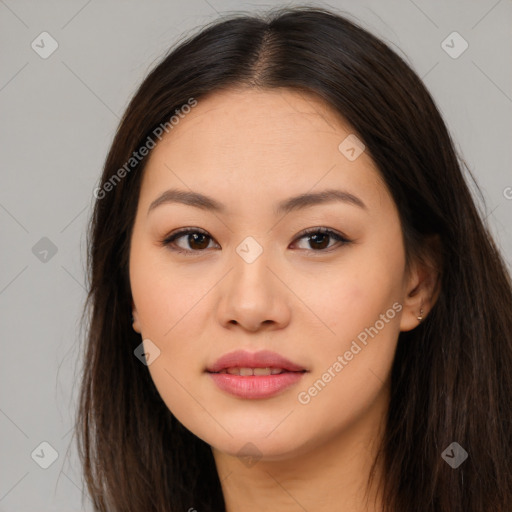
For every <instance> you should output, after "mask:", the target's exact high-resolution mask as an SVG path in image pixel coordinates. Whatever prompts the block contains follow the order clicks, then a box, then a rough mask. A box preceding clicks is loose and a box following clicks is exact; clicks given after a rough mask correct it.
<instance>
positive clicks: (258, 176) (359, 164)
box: [143, 89, 382, 200]
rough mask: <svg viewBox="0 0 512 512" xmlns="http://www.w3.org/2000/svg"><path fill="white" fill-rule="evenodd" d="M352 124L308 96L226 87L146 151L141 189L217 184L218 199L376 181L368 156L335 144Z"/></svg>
mask: <svg viewBox="0 0 512 512" xmlns="http://www.w3.org/2000/svg"><path fill="white" fill-rule="evenodd" d="M349 136H353V129H352V128H351V127H350V125H349V124H348V123H347V122H346V121H345V120H344V119H343V118H342V116H341V115H340V114H339V113H338V112H335V111H334V110H333V109H332V108H331V107H330V106H328V105H327V104H326V103H325V102H324V101H323V100H322V99H321V98H319V97H317V96H316V95H313V94H307V93H304V92H300V91H294V90H289V89H270V90H261V89H230V90H224V91H219V92H215V93H213V94H211V95H209V96H207V97H205V98H200V99H199V100H197V105H196V106H195V107H193V108H191V109H190V111H189V112H188V113H186V114H184V113H181V115H180V118H179V122H178V123H177V124H175V125H174V127H173V128H172V130H170V132H169V133H168V134H167V135H165V136H164V137H163V139H162V141H161V142H159V143H158V144H157V146H156V147H155V148H154V149H153V150H152V153H151V156H150V158H149V162H148V165H147V167H146V171H145V176H144V180H143V192H144V191H150V192H151V193H152V194H153V195H154V194H155V193H157V192H158V191H160V192H161V191H162V190H163V188H164V187H165V186H173V185H179V186H182V187H185V188H190V189H194V190H195V191H201V192H204V191H207V190H215V191H216V192H217V193H218V195H219V196H221V197H223V198H227V197H229V193H230V191H231V196H233V194H232V191H233V190H234V189H236V190H237V193H238V196H239V197H238V199H239V200H242V199H241V198H243V197H248V196H249V195H251V196H255V195H259V196H260V200H262V199H263V198H264V195H268V194H270V195H276V194H278V193H281V195H283V196H289V195H293V193H294V192H295V193H304V192H307V191H309V190H311V189H312V188H313V187H315V186H316V185H315V184H318V188H326V187H335V186H339V185H342V186H353V187H355V188H359V190H361V188H365V187H366V188H369V187H371V188H373V189H375V187H379V186H382V182H381V179H380V174H379V173H378V171H377V169H376V167H375V165H374V163H373V161H372V160H371V158H370V156H369V155H368V154H367V153H365V152H364V151H363V153H361V154H360V156H358V157H357V159H355V160H353V161H351V160H349V159H347V158H346V157H345V156H344V155H343V154H342V152H341V151H340V144H341V143H343V141H344V140H346V138H347V137H349Z"/></svg>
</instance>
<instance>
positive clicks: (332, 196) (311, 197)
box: [148, 189, 368, 215]
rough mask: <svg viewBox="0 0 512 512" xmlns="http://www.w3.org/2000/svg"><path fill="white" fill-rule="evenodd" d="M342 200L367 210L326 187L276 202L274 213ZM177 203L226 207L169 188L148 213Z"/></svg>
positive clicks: (211, 208) (356, 200)
mask: <svg viewBox="0 0 512 512" xmlns="http://www.w3.org/2000/svg"><path fill="white" fill-rule="evenodd" d="M332 202H342V203H347V204H350V205H353V206H357V207H359V208H362V209H363V210H367V209H368V208H367V206H366V205H365V203H364V202H363V201H362V200H361V199H360V198H359V197H357V196H355V195H354V194H351V193H350V192H347V191H345V190H336V189H327V190H322V191H320V192H314V193H305V194H300V195H298V196H294V197H290V198H288V199H285V200H284V201H281V202H280V203H278V205H277V208H276V209H275V210H274V213H275V214H276V215H279V214H287V213H289V212H291V211H295V210H301V209H303V208H308V207H311V206H316V205H320V204H325V203H332ZM169 203H171V204H172V203H178V204H185V205H188V206H194V207H195V208H200V209H202V210H207V211H213V212H217V213H225V212H226V207H225V206H224V205H223V204H222V203H219V202H218V201H216V200H215V199H213V198H212V197H209V196H206V195H204V194H200V193H198V192H192V191H187V190H179V189H169V190H166V191H165V192H164V193H163V194H161V195H160V196H158V197H157V198H156V199H155V200H154V201H153V202H152V203H151V204H150V206H149V209H148V214H149V213H150V212H151V211H152V210H154V209H155V208H156V207H157V206H160V205H162V204H169Z"/></svg>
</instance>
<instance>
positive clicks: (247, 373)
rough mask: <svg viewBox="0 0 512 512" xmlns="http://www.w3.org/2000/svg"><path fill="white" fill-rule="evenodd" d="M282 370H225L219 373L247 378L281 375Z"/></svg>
mask: <svg viewBox="0 0 512 512" xmlns="http://www.w3.org/2000/svg"><path fill="white" fill-rule="evenodd" d="M284 371H285V370H283V369H282V368H225V369H224V370H221V371H220V372H219V373H229V374H230V375H241V376H242V377H247V376H250V375H277V374H279V373H283V372H284Z"/></svg>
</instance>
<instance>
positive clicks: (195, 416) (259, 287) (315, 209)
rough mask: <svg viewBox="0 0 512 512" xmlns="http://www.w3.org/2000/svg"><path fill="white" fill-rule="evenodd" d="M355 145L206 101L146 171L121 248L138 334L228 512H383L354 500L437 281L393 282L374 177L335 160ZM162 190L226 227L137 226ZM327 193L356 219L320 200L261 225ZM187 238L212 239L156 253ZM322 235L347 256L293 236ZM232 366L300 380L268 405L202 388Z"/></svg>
mask: <svg viewBox="0 0 512 512" xmlns="http://www.w3.org/2000/svg"><path fill="white" fill-rule="evenodd" d="M351 133H353V129H351V128H350V126H349V125H348V124H347V123H346V121H344V119H343V118H341V117H340V116H339V115H338V114H337V113H335V112H333V111H332V110H331V109H330V108H329V107H328V106H326V105H325V104H324V103H323V102H322V101H321V100H320V99H319V98H317V97H315V96H313V95H305V94H302V93H298V92H293V91H290V90H271V91H268V90H266V91H263V90H256V89H232V90H229V91H223V92H217V93H215V94H213V95H210V96H209V97H207V98H205V99H201V100H200V101H199V102H198V105H197V106H196V107H194V108H193V109H192V110H191V112H190V113H189V114H187V115H186V116H184V118H183V119H181V120H180V122H179V124H178V125H176V126H175V127H174V128H173V130H172V131H171V132H170V133H169V134H168V135H166V137H165V138H164V139H163V140H162V142H160V143H159V144H158V145H157V146H156V148H155V149H153V150H152V153H151V155H150V158H149V161H148V164H147V167H146V169H145V174H144V177H143V182H142V187H141V192H140V197H139V204H138V210H137V215H136V219H135V225H134V229H133V233H132V239H131V248H130V282H131V288H132V296H133V315H134V324H133V328H134V329H135V330H136V331H137V332H138V333H140V334H141V338H142V339H143V340H146V341H144V343H145V347H146V348H148V347H149V350H151V346H153V347H154V346H156V347H158V349H159V350H160V354H159V356H158V357H157V358H156V359H155V360H154V362H152V363H151V364H150V365H149V366H148V369H149V371H150V374H151V377H152V379H153V380H154V382H155V385H156V387H157V389H158V391H159V393H160V395H161V397H162V399H163V401H164V402H165V404H166V405H167V406H168V408H169V410H170V411H171V412H172V413H173V414H174V415H175V416H176V417H177V418H178V420H179V421H180V422H181V423H183V424H184V425H185V426H186V427H187V428H188V429H189V430H190V431H191V432H193V433H194V434H195V435H197V436H198V437H199V438H201V439H203V440H204V441H206V442H207V443H208V444H209V445H210V446H211V447H212V451H213V456H214V458H215V463H216V466H217V470H218V473H219V478H220V480H221V484H222V489H223V493H224V497H225V501H226V510H227V511H228V512H238V511H241V510H243V511H245V512H252V511H261V510H279V511H283V512H284V511H286V512H287V511H290V512H291V511H300V510H304V509H306V510H308V511H309V512H315V511H320V510H322V511H323V512H325V511H326V510H337V511H351V512H354V511H355V512H358V511H363V510H368V511H378V510H381V501H380V495H379V492H378V491H377V488H376V487H375V486H372V487H371V488H370V490H369V494H368V496H369V499H370V501H369V504H368V507H366V506H365V499H364V498H365V495H364V491H365V484H366V481H367V479H368V473H369V469H370V466H371V463H372V461H373V458H374V456H375V454H376V449H377V447H378V445H379V442H380V440H381V435H382V428H383V425H384V417H385V414H386V411H387V408H388V403H389V384H390V369H391V365H392V362H393V357H394V352H395V348H396V343H397V338H398V335H399V332H400V331H407V330H410V329H413V328H415V327H416V326H417V325H418V323H419V322H418V319H417V317H418V315H419V314H420V308H423V318H425V316H426V315H427V313H428V311H429V310H430V309H431V307H432V302H433V299H432V298H431V297H432V290H433V283H434V282H435V275H434V274H433V270H429V269H428V268H426V267H424V266H421V265H420V264H419V263H417V262H415V263H413V265H412V266H411V268H410V272H406V268H405V250H404V245H403V238H402V231H401V226H400V221H399V217H398V212H397V209H396V205H395V204H394V201H393V199H392V197H391V196H390V194H389V192H388V190H387V188H386V186H385V184H384V183H383V181H382V180H381V178H380V175H379V172H378V170H377V169H376V167H375V165H374V163H373V162H372V160H371V158H370V156H369V155H368V153H367V152H363V153H362V154H361V155H360V156H359V157H358V158H357V159H356V160H354V161H350V160H349V159H347V158H346V157H345V156H344V155H343V154H342V153H341V152H340V150H339V149H338V146H339V144H340V142H342V141H343V140H344V139H345V138H346V137H347V135H349V134H351ZM170 188H179V189H181V190H185V191H189V190H192V191H195V192H200V193H203V194H206V195H208V196H210V197H213V198H214V199H215V200H216V201H218V202H220V203H223V204H224V205H225V207H226V212H225V213H218V212H217V213H214V212H211V211H207V210H203V209H200V208H197V207H194V206H190V205H184V204H179V203H164V204H161V205H160V206H158V207H156V208H154V209H153V210H152V211H151V212H150V213H148V208H149V205H150V204H151V203H152V201H154V200H155V199H156V198H157V197H158V196H159V195H160V194H161V193H162V192H164V191H165V190H167V189H170ZM331 188H332V189H338V190H345V191H348V192H350V193H351V194H353V195H355V196H357V197H358V198H360V199H361V200H362V201H363V202H364V204H365V205H366V208H365V209H363V208H360V207H357V206H355V205H353V204H350V203H348V202H334V201H333V202H328V203H324V204H320V205H314V206H311V207H308V208H305V209H301V210H297V211H292V212H289V213H288V214H286V215H283V214H281V215H276V214H275V213H274V208H275V205H277V203H278V202H280V201H282V200H284V199H287V198H289V197H291V196H295V195H298V194H302V193H307V192H318V191H320V190H324V189H331ZM187 227H193V228H199V229H200V230H203V231H206V232H207V234H208V236H209V237H211V238H208V237H206V238H205V239H200V240H199V241H196V242H195V243H194V239H191V238H190V237H187V235H185V236H182V237H181V238H180V239H178V240H175V242H174V247H176V248H181V249H183V250H187V249H188V251H190V253H191V254H190V255H186V254H180V253H178V252H174V251H173V250H172V246H164V245H162V243H161V241H162V240H163V239H164V238H166V236H167V235H169V234H170V233H171V232H176V231H177V230H179V229H183V228H187ZM318 227H325V228H330V229H332V230H334V231H336V232H339V233H340V234H343V235H344V236H345V237H347V238H348V239H350V240H351V241H352V242H351V243H348V244H345V245H343V244H341V243H339V242H337V241H336V240H335V239H333V238H330V237H326V238H324V239H323V240H322V239H320V240H319V241H317V243H316V245H315V243H314V240H313V243H312V242H311V239H310V238H308V236H305V237H304V236H303V237H302V238H298V237H297V235H298V234H299V233H300V232H301V231H302V230H304V229H307V228H318ZM248 236H250V237H253V238H254V239H255V240H256V241H257V242H258V244H259V245H260V246H261V248H262V250H263V252H262V253H261V255H260V256H259V257H258V258H257V259H256V260H255V261H253V262H252V263H248V262H246V261H245V260H244V259H243V258H242V257H240V256H239V254H238V253H237V251H236V248H237V247H238V246H239V244H240V243H241V242H242V241H243V240H244V239H245V238H246V237H248ZM318 247H320V248H318ZM324 247H325V248H324ZM322 251H323V252H322ZM396 303H397V304H399V305H400V306H401V310H400V311H399V312H396V314H395V315H394V318H392V319H388V322H386V323H385V326H384V328H382V329H380V330H379V331H378V334H377V335H375V336H374V337H373V338H368V342H367V345H366V346H364V345H361V344H360V343H359V345H361V346H362V350H361V351H360V352H358V353H357V355H355V356H354V357H353V359H352V360H351V361H347V365H346V366H344V367H343V369H342V371H340V372H338V373H336V372H334V373H335V375H336V376H335V377H333V378H332V379H331V380H330V382H328V383H327V384H326V385H325V387H324V388H323V389H322V390H321V391H320V392H318V393H317V395H316V396H313V397H311V399H310V401H309V402H308V403H307V404H304V403H301V402H300V401H299V400H298V394H299V393H300V392H303V391H307V390H308V389H309V388H310V387H311V386H313V384H314V383H315V381H318V379H319V378H321V377H322V375H323V374H324V373H325V372H326V371H327V369H328V368H330V367H331V368H332V366H333V364H334V363H335V362H336V361H337V358H338V356H339V355H342V356H343V354H344V353H345V352H346V351H347V350H349V348H350V347H351V343H352V341H353V340H356V339H357V336H358V334H360V333H361V332H362V331H364V329H365V328H368V327H370V326H374V325H375V324H376V321H377V320H379V318H382V317H381V316H380V315H382V314H385V313H386V311H387V310H389V309H390V308H392V305H393V304H396ZM147 340H151V342H152V344H154V345H151V346H150V345H149V344H148V342H147ZM236 349H246V350H247V351H250V352H255V351H259V350H262V349H268V350H273V351H276V352H278V353H279V354H282V355H283V356H285V357H286V358H288V359H290V360H291V361H293V362H295V363H297V364H300V365H301V366H303V367H304V368H305V369H307V370H308V372H307V373H306V374H305V375H304V376H303V377H302V379H301V381H300V382H299V383H298V384H296V385H294V386H292V387H291V388H288V389H286V390H285V391H283V392H281V393H280V394H278V395H277V396H274V397H271V398H267V399H257V400H248V399H242V398H237V397H234V396H232V395H229V394H227V393H225V392H223V391H221V390H220V389H219V388H218V387H217V386H216V385H215V384H214V383H213V381H212V379H211V378H210V376H209V375H208V374H207V373H205V369H206V367H207V366H208V365H210V364H212V363H213V362H214V361H215V360H217V359H218V358H219V357H220V356H221V355H223V354H225V353H227V352H231V351H233V350H236ZM248 443H251V444H249V445H248ZM251 455H253V456H255V458H254V459H252V460H251V459H250V458H248V457H250V456H251ZM380 476H381V469H380V467H378V470H377V475H376V479H377V480H378V478H379V477H380ZM191 506H193V504H191Z"/></svg>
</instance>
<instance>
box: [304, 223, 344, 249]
mask: <svg viewBox="0 0 512 512" xmlns="http://www.w3.org/2000/svg"><path fill="white" fill-rule="evenodd" d="M303 238H306V239H307V243H309V245H310V248H306V250H308V251H313V252H330V251H331V249H332V247H333V246H335V245H336V244H332V245H329V239H334V240H335V241H336V242H339V245H347V244H349V243H351V242H352V240H349V239H348V238H346V237H345V236H343V235H342V234H341V233H338V232H337V231H333V230H332V229H328V228H323V227H320V228H309V229H306V230H304V231H302V233H300V235H299V236H298V237H297V238H296V240H301V239H303ZM326 249H327V250H326Z"/></svg>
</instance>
